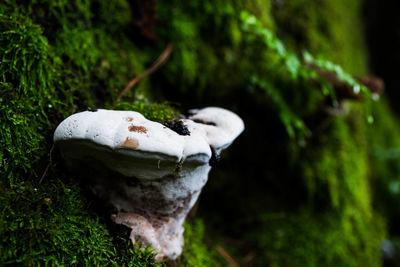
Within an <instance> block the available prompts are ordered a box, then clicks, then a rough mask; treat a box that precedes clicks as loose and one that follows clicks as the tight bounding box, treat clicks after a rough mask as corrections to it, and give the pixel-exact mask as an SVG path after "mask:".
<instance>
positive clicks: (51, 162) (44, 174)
mask: <svg viewBox="0 0 400 267" xmlns="http://www.w3.org/2000/svg"><path fill="white" fill-rule="evenodd" d="M53 149H54V145H52V146H51V149H50V161H49V164H47V167H46V169H45V170H44V172H43V175H42V177H41V178H40V180H39V185H40V184H41V183H42V182H43V179H44V177H46V174H47V171H48V170H49V168H50V166H51V165H52V164H53V161H52V159H51V155H52V154H51V153H52V152H53Z"/></svg>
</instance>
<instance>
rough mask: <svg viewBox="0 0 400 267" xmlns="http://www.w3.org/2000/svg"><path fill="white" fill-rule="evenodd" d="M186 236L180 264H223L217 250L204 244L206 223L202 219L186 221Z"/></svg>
mask: <svg viewBox="0 0 400 267" xmlns="http://www.w3.org/2000/svg"><path fill="white" fill-rule="evenodd" d="M184 236H185V246H184V247H183V254H182V257H181V258H180V259H179V260H178V262H177V264H178V265H179V266H222V264H221V263H220V262H219V261H218V256H217V255H216V252H215V251H213V250H211V249H210V248H209V247H208V246H207V245H205V244H204V240H203V237H204V223H203V222H202V221H201V220H196V221H195V222H194V223H188V222H187V223H185V232H184Z"/></svg>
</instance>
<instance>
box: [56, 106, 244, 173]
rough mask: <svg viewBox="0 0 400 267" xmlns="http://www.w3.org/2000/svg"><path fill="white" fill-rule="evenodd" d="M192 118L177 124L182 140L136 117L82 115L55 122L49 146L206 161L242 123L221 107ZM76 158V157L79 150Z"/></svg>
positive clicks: (108, 112) (106, 112) (128, 113)
mask: <svg viewBox="0 0 400 267" xmlns="http://www.w3.org/2000/svg"><path fill="white" fill-rule="evenodd" d="M192 113H195V115H193V116H191V117H190V118H189V119H184V120H183V122H184V124H185V125H186V126H187V128H188V129H189V131H190V135H185V136H184V135H179V134H178V133H176V132H174V131H173V130H171V129H169V128H167V127H166V126H164V125H162V124H160V123H157V122H153V121H150V120H148V119H146V118H145V117H144V116H143V115H141V114H140V113H138V112H134V111H115V110H104V109H99V110H97V111H95V112H93V111H84V112H80V113H76V114H73V115H71V116H70V117H68V118H67V119H65V120H64V121H63V122H61V124H60V125H59V126H58V127H57V129H56V131H55V133H54V142H55V143H64V145H65V149H67V150H68V143H71V144H72V143H76V142H79V143H80V144H82V145H87V146H90V147H91V149H93V150H94V153H95V152H96V150H99V151H100V150H104V149H107V150H109V151H111V152H112V154H119V155H123V156H124V157H127V158H129V157H134V158H148V159H150V158H154V159H157V160H167V161H172V162H180V161H185V160H194V161H199V162H207V161H208V160H209V159H210V157H211V154H212V152H211V149H210V146H212V147H213V148H215V149H216V150H217V151H219V150H221V149H223V148H225V147H227V146H228V145H229V144H230V143H232V141H233V140H234V139H235V138H236V137H237V136H238V135H239V134H240V133H241V132H242V131H243V129H244V124H243V121H242V120H241V119H240V118H239V117H238V116H237V115H236V114H234V113H232V112H230V111H228V110H225V109H222V108H215V107H209V108H205V109H201V110H193V111H192ZM193 120H196V121H201V122H204V123H199V122H194V121H193ZM75 150H76V149H75ZM71 153H74V151H69V154H71ZM76 153H80V152H79V149H78V150H77V151H76ZM103 161H106V159H103ZM110 167H112V166H110ZM117 171H120V172H124V171H121V170H117Z"/></svg>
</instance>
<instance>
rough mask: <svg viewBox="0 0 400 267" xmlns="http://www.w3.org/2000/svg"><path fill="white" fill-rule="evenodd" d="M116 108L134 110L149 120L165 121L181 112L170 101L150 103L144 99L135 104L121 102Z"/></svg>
mask: <svg viewBox="0 0 400 267" xmlns="http://www.w3.org/2000/svg"><path fill="white" fill-rule="evenodd" d="M116 109H122V110H133V111H136V112H139V113H141V114H142V115H143V116H144V117H146V118H147V119H148V120H152V121H157V122H161V123H162V122H164V121H165V120H169V119H173V118H176V117H177V116H178V115H179V112H178V111H177V110H176V109H174V108H173V107H171V106H170V105H169V104H168V103H153V104H148V103H145V102H143V101H135V102H133V104H130V103H128V102H126V101H125V102H122V103H119V104H118V105H117V106H116Z"/></svg>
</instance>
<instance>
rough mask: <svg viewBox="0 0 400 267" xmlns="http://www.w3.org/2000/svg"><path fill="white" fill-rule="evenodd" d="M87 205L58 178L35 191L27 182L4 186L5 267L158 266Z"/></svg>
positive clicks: (0, 223) (0, 259)
mask: <svg viewBox="0 0 400 267" xmlns="http://www.w3.org/2000/svg"><path fill="white" fill-rule="evenodd" d="M64 180H65V179H64ZM88 203H90V202H88V200H87V199H85V198H83V197H82V195H81V190H80V187H79V186H78V185H77V184H76V183H70V182H61V181H60V180H58V179H56V178H55V177H53V178H52V179H51V181H48V182H45V183H44V184H42V185H40V186H36V187H34V186H33V185H32V184H31V183H28V182H25V183H19V184H14V186H13V188H10V187H8V186H7V185H5V184H4V182H1V183H0V204H1V206H2V207H3V208H2V210H1V213H0V218H1V220H0V235H1V240H0V263H1V265H18V264H26V265H38V264H48V265H73V264H76V265H113V266H121V265H123V264H125V265H129V266H149V265H153V264H154V256H153V255H152V254H151V252H150V251H149V250H147V251H144V250H138V249H134V248H133V246H132V244H131V243H130V241H129V240H126V239H125V240H122V237H121V236H115V235H114V236H111V235H110V233H109V231H108V229H107V228H106V226H105V225H104V223H101V222H99V219H98V217H97V216H96V215H95V214H94V213H92V212H90V211H89V209H88V208H89V204H88ZM128 242H129V243H128Z"/></svg>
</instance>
